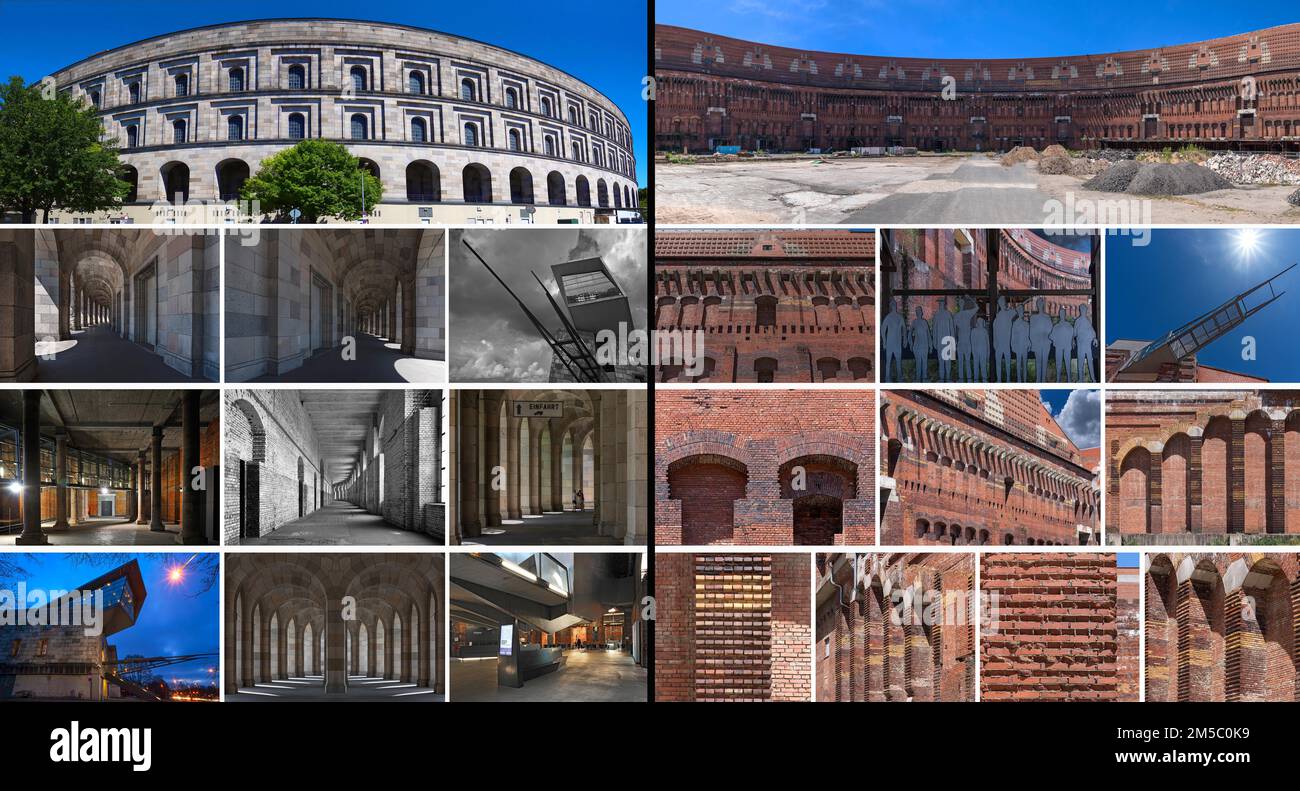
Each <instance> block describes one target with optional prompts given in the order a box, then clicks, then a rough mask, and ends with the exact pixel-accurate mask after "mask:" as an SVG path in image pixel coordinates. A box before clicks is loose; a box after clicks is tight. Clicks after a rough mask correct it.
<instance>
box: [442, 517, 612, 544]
mask: <svg viewBox="0 0 1300 791" xmlns="http://www.w3.org/2000/svg"><path fill="white" fill-rule="evenodd" d="M593 513H594V511H593V509H591V508H588V509H586V510H585V511H583V512H582V513H581V514H579V513H578V512H577V511H572V510H569V511H545V512H543V513H541V514H523V515H522V516H521V517H520V518H519V519H502V520H501V524H500V526H498V527H488V528H484V529H483V532H482V533H481V534H479V535H478V536H475V537H474V538H465V539H462V540H461V544H463V545H465V546H473V545H475V544H479V545H483V546H517V545H529V546H549V545H554V544H567V545H575V546H617V545H619V544H621V543H622V542H621V541H620V540H619V539H618V537H617V536H610V535H600V533H599V527H598V526H597V525H596V524H594V523H593V522H592V516H593Z"/></svg>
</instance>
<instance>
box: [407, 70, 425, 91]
mask: <svg viewBox="0 0 1300 791" xmlns="http://www.w3.org/2000/svg"><path fill="white" fill-rule="evenodd" d="M406 89H407V91H409V92H410V93H413V94H416V95H417V96H423V95H424V73H423V72H419V71H413V72H411V78H410V79H409V80H407V84H406Z"/></svg>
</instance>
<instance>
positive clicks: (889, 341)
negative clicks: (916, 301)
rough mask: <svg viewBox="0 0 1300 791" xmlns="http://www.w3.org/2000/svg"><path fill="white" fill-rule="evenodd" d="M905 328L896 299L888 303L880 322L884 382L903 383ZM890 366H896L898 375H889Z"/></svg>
mask: <svg viewBox="0 0 1300 791" xmlns="http://www.w3.org/2000/svg"><path fill="white" fill-rule="evenodd" d="M905 330H906V327H905V326H904V324H903V314H902V313H901V312H900V309H899V304H898V300H897V299H892V300H890V301H889V313H888V314H887V315H886V316H885V317H884V318H883V319H881V320H880V348H881V350H883V351H884V352H885V367H884V369H883V371H882V376H883V379H881V381H885V382H901V381H903V334H904V332H905ZM890 366H897V368H898V373H897V375H896V376H895V375H894V374H891V373H890Z"/></svg>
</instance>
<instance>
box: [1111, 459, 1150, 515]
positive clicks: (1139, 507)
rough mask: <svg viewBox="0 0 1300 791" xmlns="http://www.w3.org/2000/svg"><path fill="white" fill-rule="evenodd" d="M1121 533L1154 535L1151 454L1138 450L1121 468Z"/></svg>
mask: <svg viewBox="0 0 1300 791" xmlns="http://www.w3.org/2000/svg"><path fill="white" fill-rule="evenodd" d="M1119 473H1120V474H1119V499H1118V502H1117V503H1116V505H1117V506H1118V510H1119V519H1118V524H1119V529H1120V532H1121V533H1131V534H1137V533H1149V532H1151V515H1150V505H1151V489H1150V486H1151V452H1150V451H1148V450H1147V449H1146V448H1145V447H1140V446H1139V447H1135V448H1133V449H1131V450H1130V451H1129V452H1128V453H1127V454H1126V455H1125V456H1123V457H1122V459H1121V461H1120V465H1119Z"/></svg>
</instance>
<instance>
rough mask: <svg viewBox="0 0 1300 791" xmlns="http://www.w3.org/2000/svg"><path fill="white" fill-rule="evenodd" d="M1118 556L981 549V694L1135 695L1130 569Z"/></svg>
mask: <svg viewBox="0 0 1300 791" xmlns="http://www.w3.org/2000/svg"><path fill="white" fill-rule="evenodd" d="M1116 560H1117V559H1116V557H1115V555H1110V554H1101V553H1095V554H1067V553H1060V552H1053V553H1037V554H1029V553H1004V552H997V553H988V554H985V555H982V556H981V560H980V563H981V567H980V585H981V591H982V594H983V601H982V604H981V607H982V613H981V617H980V640H981V648H980V654H981V658H980V661H981V668H980V699H981V700H984V701H1020V700H1030V701H1076V700H1078V701H1135V700H1137V699H1138V688H1137V652H1138V640H1137V628H1136V625H1137V624H1136V616H1135V613H1136V612H1137V606H1138V595H1137V574H1136V570H1131V569H1121V568H1119V567H1118V566H1117V562H1116Z"/></svg>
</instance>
